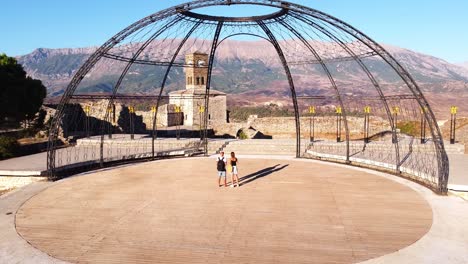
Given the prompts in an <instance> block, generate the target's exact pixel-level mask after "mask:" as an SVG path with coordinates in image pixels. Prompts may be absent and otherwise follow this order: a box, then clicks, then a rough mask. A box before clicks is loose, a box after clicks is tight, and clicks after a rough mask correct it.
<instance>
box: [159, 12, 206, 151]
mask: <svg viewBox="0 0 468 264" xmlns="http://www.w3.org/2000/svg"><path fill="white" fill-rule="evenodd" d="M201 22H202V21H201V20H200V21H198V22H197V23H195V25H194V26H193V27H192V28H191V29H190V31H189V32H188V33H187V34H186V35H185V37H184V39H183V40H182V41H181V42H180V44H179V47H177V50H176V51H175V52H174V55H173V56H172V59H171V62H170V63H169V66H167V69H166V73H165V74H164V78H163V81H162V83H161V89H160V90H159V95H158V99H157V101H156V112H155V114H154V116H153V132H152V140H151V153H152V157H153V158H154V141H155V139H156V138H157V133H158V132H157V130H156V120H157V116H158V114H157V111H158V108H159V103H160V102H161V98H162V93H163V90H164V87H165V86H166V81H167V77H168V76H169V72H170V71H171V68H172V65H173V64H174V61H175V60H176V58H177V56H178V55H179V52H180V50H181V49H182V47H183V46H184V44H185V42H187V40H188V38H189V37H190V36H191V35H192V33H193V32H194V31H195V30H196V29H197V28H198V27H199V26H200V24H201Z"/></svg>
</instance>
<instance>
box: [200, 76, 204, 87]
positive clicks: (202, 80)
mask: <svg viewBox="0 0 468 264" xmlns="http://www.w3.org/2000/svg"><path fill="white" fill-rule="evenodd" d="M201 84H202V85H204V84H205V77H203V76H202V77H201Z"/></svg>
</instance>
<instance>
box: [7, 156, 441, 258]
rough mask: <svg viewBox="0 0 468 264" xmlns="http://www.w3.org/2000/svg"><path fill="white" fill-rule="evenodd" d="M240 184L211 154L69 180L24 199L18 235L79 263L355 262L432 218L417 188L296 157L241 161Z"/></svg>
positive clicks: (416, 234) (393, 245)
mask: <svg viewBox="0 0 468 264" xmlns="http://www.w3.org/2000/svg"><path fill="white" fill-rule="evenodd" d="M239 172H240V177H241V179H242V180H243V181H242V185H241V187H240V188H229V187H228V188H225V187H218V183H217V176H216V161H215V159H214V158H187V159H173V160H167V161H157V162H151V163H143V164H137V165H133V166H128V167H123V168H116V169H112V170H108V171H101V172H96V173H90V174H87V175H82V176H77V177H72V178H68V179H65V180H63V181H61V182H58V183H57V184H55V185H53V186H52V187H51V188H49V189H47V190H45V191H43V192H41V193H39V194H38V195H36V196H34V197H32V198H31V199H30V200H29V201H27V202H26V203H25V204H24V205H23V206H22V207H21V208H20V209H19V210H18V212H17V214H16V229H17V231H18V233H19V234H20V235H21V236H22V237H23V238H24V239H26V240H27V241H28V242H29V243H30V244H31V245H33V246H34V247H36V248H38V249H39V250H41V251H43V252H46V253H47V254H49V255H51V256H53V257H56V258H58V259H61V260H66V261H70V262H79V263H352V262H359V261H363V260H367V259H371V258H375V257H378V256H382V255H385V254H388V253H391V252H394V251H397V250H399V249H401V248H404V247H406V246H408V245H411V244H413V243H414V242H416V241H417V240H418V239H420V238H421V237H422V236H423V235H424V234H425V233H426V232H427V231H428V230H429V229H430V227H431V224H432V211H431V208H430V206H429V205H428V203H427V202H426V201H425V200H424V199H423V198H422V197H421V196H420V195H419V194H418V193H416V192H415V191H413V190H412V189H410V188H409V187H406V186H404V185H402V184H399V183H396V182H393V181H391V180H388V179H385V178H384V177H380V176H377V175H373V174H368V173H365V172H362V171H358V170H353V169H348V168H343V167H338V166H333V165H331V164H326V163H318V162H310V161H302V160H274V159H242V158H241V159H239Z"/></svg>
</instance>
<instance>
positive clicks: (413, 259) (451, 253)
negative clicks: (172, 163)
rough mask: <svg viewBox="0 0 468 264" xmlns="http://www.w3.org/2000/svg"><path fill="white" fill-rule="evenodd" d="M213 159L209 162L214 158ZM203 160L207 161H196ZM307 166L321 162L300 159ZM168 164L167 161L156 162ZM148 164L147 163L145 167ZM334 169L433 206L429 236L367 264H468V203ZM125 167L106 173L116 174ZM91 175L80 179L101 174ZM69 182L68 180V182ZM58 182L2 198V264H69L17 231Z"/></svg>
mask: <svg viewBox="0 0 468 264" xmlns="http://www.w3.org/2000/svg"><path fill="white" fill-rule="evenodd" d="M213 157H214V156H210V157H208V158H213ZM196 158H200V159H203V158H205V157H196ZM239 158H246V159H251V158H252V159H265V158H267V159H281V160H288V159H294V158H293V157H291V156H263V155H260V156H256V155H239ZM300 161H303V162H312V163H314V162H319V163H322V161H316V160H306V159H300ZM152 162H164V160H158V161H152ZM145 164H147V163H145ZM327 164H329V165H330V166H341V167H345V168H348V169H350V170H358V171H363V172H366V173H369V174H374V175H377V176H380V177H384V178H387V179H390V180H392V181H395V182H398V183H400V184H403V185H405V186H407V187H409V188H411V189H413V190H415V191H416V192H417V193H419V194H420V195H421V196H422V197H424V198H425V199H426V200H427V201H428V203H429V204H430V205H431V208H432V211H433V223H432V227H431V229H430V230H429V232H428V233H427V234H426V235H425V236H423V237H422V238H421V239H420V240H418V241H417V242H415V243H414V244H412V245H410V246H408V247H406V248H403V249H401V250H398V251H396V252H393V253H390V254H387V255H384V256H381V257H378V258H375V259H371V260H368V261H365V262H363V263H366V264H373V263H468V253H467V251H466V249H467V248H468V236H466V235H464V234H468V202H467V201H465V200H463V199H462V198H460V197H458V196H455V195H448V196H439V195H437V194H435V193H433V192H432V191H431V190H429V189H427V188H426V187H424V186H421V185H419V184H417V183H414V182H412V181H409V180H406V179H403V178H399V177H396V176H393V175H389V174H385V173H382V172H377V171H373V170H370V169H365V168H357V167H351V166H348V165H342V164H334V163H327ZM134 165H138V164H135V163H134V164H129V165H122V166H117V167H112V168H108V169H103V170H113V169H117V168H121V167H125V166H134ZM99 171H102V170H98V171H91V172H86V173H82V174H79V175H76V176H75V177H79V176H80V175H85V174H90V173H98V172H99ZM64 180H67V179H64ZM59 182H60V181H58V182H35V183H31V184H29V185H27V186H25V187H22V188H19V189H17V190H14V191H12V192H10V193H7V194H5V195H3V196H1V197H0V262H2V263H65V262H63V261H60V260H57V259H55V258H52V257H51V256H49V255H47V254H46V253H44V252H42V251H39V250H37V249H36V248H34V247H32V246H31V245H30V244H29V243H28V242H27V241H25V240H24V239H23V238H22V237H21V236H19V235H18V233H17V232H16V229H15V214H16V211H17V210H18V209H19V208H20V207H21V205H22V204H23V203H25V202H26V201H27V200H29V199H30V198H31V197H33V196H34V195H36V194H38V193H40V192H41V191H43V190H45V189H47V188H49V187H52V186H54V185H55V184H57V183H59Z"/></svg>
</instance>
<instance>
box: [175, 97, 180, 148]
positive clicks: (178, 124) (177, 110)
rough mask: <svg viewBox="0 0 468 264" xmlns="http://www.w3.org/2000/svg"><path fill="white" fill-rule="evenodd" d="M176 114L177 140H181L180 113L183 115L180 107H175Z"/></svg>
mask: <svg viewBox="0 0 468 264" xmlns="http://www.w3.org/2000/svg"><path fill="white" fill-rule="evenodd" d="M175 112H176V122H177V125H176V138H177V140H180V113H181V110H180V106H179V105H176V106H175Z"/></svg>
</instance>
